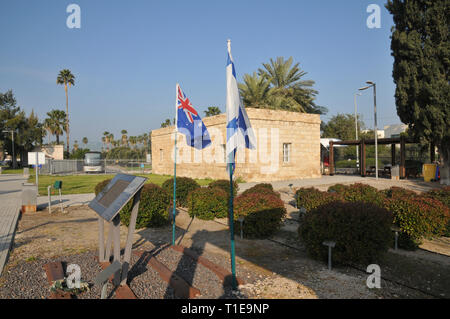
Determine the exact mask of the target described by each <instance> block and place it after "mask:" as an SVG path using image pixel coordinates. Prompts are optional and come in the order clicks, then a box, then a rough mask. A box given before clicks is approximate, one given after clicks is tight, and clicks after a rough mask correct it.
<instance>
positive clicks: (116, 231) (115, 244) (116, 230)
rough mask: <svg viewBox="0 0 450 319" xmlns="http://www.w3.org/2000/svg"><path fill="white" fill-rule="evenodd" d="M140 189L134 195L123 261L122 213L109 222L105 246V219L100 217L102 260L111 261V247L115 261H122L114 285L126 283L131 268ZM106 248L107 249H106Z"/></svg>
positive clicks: (100, 253)
mask: <svg viewBox="0 0 450 319" xmlns="http://www.w3.org/2000/svg"><path fill="white" fill-rule="evenodd" d="M141 190H142V189H140V190H139V191H138V192H137V193H136V194H135V195H134V197H133V208H132V211H131V216H130V225H129V226H128V235H127V241H126V244H125V253H124V256H123V261H122V260H121V256H120V215H119V214H117V215H116V216H115V217H114V219H113V220H112V221H111V222H109V223H108V224H109V232H108V238H107V241H106V247H105V233H104V229H105V226H104V225H105V221H104V219H103V218H102V217H99V218H98V223H99V256H98V259H99V261H100V262H109V261H110V257H111V248H114V250H113V261H118V262H120V263H121V271H117V272H116V273H115V276H114V285H115V286H117V285H119V284H121V285H123V284H126V281H127V276H128V270H129V268H130V258H131V247H132V244H133V234H134V230H135V228H136V219H137V213H138V210H139V202H140V198H141ZM105 248H106V250H105Z"/></svg>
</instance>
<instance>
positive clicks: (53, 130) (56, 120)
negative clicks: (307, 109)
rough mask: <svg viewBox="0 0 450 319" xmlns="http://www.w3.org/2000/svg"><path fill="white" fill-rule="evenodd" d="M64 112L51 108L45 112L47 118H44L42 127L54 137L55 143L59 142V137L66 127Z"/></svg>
mask: <svg viewBox="0 0 450 319" xmlns="http://www.w3.org/2000/svg"><path fill="white" fill-rule="evenodd" d="M66 121H67V116H66V112H64V111H62V110H51V111H50V112H47V118H46V119H45V120H44V128H45V129H46V130H47V131H48V132H49V133H50V134H51V135H55V137H56V144H59V137H60V136H61V135H63V134H64V131H65V130H66V128H67V123H66Z"/></svg>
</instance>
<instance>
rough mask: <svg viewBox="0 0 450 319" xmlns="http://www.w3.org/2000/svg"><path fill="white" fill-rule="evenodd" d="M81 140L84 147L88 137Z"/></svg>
mask: <svg viewBox="0 0 450 319" xmlns="http://www.w3.org/2000/svg"><path fill="white" fill-rule="evenodd" d="M81 141H82V142H83V144H84V147H86V146H87V143H88V138H87V137H83V139H82V140H81Z"/></svg>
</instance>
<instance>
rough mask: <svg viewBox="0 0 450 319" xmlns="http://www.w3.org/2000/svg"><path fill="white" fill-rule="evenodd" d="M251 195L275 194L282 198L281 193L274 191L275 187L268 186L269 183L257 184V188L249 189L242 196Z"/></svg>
mask: <svg viewBox="0 0 450 319" xmlns="http://www.w3.org/2000/svg"><path fill="white" fill-rule="evenodd" d="M251 193H262V194H268V193H269V194H275V195H277V196H278V197H280V193H278V192H275V191H274V190H273V186H272V184H268V183H261V184H256V185H255V186H253V187H251V188H249V189H247V190H246V191H244V192H243V193H242V195H244V194H251Z"/></svg>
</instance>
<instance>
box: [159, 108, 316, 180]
mask: <svg viewBox="0 0 450 319" xmlns="http://www.w3.org/2000/svg"><path fill="white" fill-rule="evenodd" d="M247 113H248V116H249V119H250V122H251V124H252V127H253V129H254V132H255V135H256V139H257V148H256V150H247V149H246V150H239V151H238V152H237V157H236V161H237V164H236V172H235V176H236V177H241V178H242V179H243V180H245V181H247V182H263V181H277V180H289V179H298V178H314V177H320V176H321V174H320V116H319V115H317V114H304V113H297V112H287V111H275V110H266V109H253V108H248V109H247ZM204 122H205V125H206V127H207V128H208V131H209V133H210V135H211V140H212V145H210V146H209V147H207V148H205V149H204V150H202V151H198V150H195V149H194V148H191V147H189V146H187V145H186V140H185V138H184V135H182V134H180V133H178V137H177V148H178V152H177V176H188V177H192V178H212V179H227V178H228V174H227V172H226V163H225V144H226V128H225V125H226V124H225V123H226V115H225V114H220V115H216V116H212V117H207V118H204ZM174 141H175V128H174V126H172V127H167V128H162V129H157V130H154V131H152V170H153V172H154V173H155V174H167V175H173V166H174V165H173V163H174ZM287 152H289V156H288V155H287V154H286V153H287ZM284 153H285V154H284ZM285 160H287V161H285Z"/></svg>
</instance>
